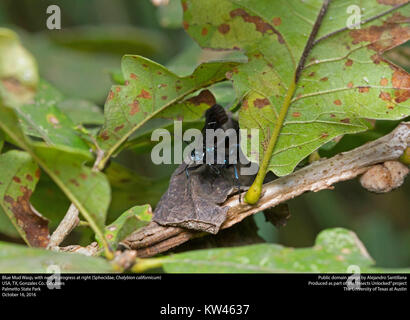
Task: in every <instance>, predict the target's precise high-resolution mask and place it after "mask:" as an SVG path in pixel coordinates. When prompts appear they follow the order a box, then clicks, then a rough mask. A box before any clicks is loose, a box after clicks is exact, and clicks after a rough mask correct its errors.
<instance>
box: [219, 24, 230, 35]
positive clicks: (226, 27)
mask: <svg viewBox="0 0 410 320" xmlns="http://www.w3.org/2000/svg"><path fill="white" fill-rule="evenodd" d="M229 30H231V27H230V26H229V24H226V23H222V24H221V25H220V26H219V27H218V31H219V32H220V33H222V34H227V33H228V32H229Z"/></svg>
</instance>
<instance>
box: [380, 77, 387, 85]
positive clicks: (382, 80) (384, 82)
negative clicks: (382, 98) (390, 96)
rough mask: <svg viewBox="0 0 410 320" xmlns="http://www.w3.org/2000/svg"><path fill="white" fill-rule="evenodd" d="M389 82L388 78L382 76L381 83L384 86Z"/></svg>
mask: <svg viewBox="0 0 410 320" xmlns="http://www.w3.org/2000/svg"><path fill="white" fill-rule="evenodd" d="M388 84H389V80H387V79H386V78H381V80H380V85H382V86H384V87H385V86H387V85H388Z"/></svg>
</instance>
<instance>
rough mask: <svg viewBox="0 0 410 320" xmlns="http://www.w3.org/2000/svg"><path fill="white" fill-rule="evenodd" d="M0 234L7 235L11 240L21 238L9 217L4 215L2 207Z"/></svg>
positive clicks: (0, 211)
mask: <svg viewBox="0 0 410 320" xmlns="http://www.w3.org/2000/svg"><path fill="white" fill-rule="evenodd" d="M0 234H3V235H6V236H8V237H10V238H16V239H19V238H20V234H19V233H18V231H17V229H16V227H15V226H14V225H13V223H11V221H10V219H9V217H8V216H7V215H6V214H5V213H4V211H3V209H2V208H1V206H0Z"/></svg>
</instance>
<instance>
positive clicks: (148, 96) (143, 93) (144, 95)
mask: <svg viewBox="0 0 410 320" xmlns="http://www.w3.org/2000/svg"><path fill="white" fill-rule="evenodd" d="M137 98H144V99H151V98H152V97H151V94H150V93H149V92H148V91H146V90H144V89H142V90H141V93H140V94H139V95H138V96H137Z"/></svg>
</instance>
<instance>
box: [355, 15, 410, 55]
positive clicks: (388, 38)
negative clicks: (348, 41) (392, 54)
mask: <svg viewBox="0 0 410 320" xmlns="http://www.w3.org/2000/svg"><path fill="white" fill-rule="evenodd" d="M404 21H406V17H403V16H402V15H401V14H400V13H399V12H395V13H394V14H393V15H392V17H390V18H389V19H388V20H387V21H385V22H384V23H383V25H381V26H370V27H367V28H362V29H354V30H351V31H350V32H349V35H350V36H351V37H352V38H353V44H358V43H360V42H369V45H368V48H369V49H371V50H374V51H376V52H378V53H382V52H384V51H386V50H388V49H391V48H393V47H395V46H398V45H399V44H401V43H402V42H403V40H404V39H408V38H409V37H410V30H409V29H408V28H406V27H402V26H401V25H400V23H401V22H404Z"/></svg>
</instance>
